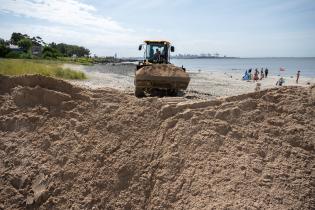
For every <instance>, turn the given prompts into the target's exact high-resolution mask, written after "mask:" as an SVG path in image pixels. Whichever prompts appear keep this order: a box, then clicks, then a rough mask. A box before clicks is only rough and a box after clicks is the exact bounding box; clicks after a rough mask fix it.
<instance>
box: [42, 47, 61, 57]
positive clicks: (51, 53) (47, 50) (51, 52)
mask: <svg viewBox="0 0 315 210" xmlns="http://www.w3.org/2000/svg"><path fill="white" fill-rule="evenodd" d="M58 56H60V53H59V52H58V50H56V49H54V48H52V47H50V46H45V47H44V49H43V54H42V57H43V58H57V57H58Z"/></svg>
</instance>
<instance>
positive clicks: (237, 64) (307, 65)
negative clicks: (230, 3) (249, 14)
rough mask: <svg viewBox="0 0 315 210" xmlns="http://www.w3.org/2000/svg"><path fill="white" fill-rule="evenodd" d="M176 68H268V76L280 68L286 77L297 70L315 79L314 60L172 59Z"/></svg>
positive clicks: (227, 69)
mask: <svg viewBox="0 0 315 210" xmlns="http://www.w3.org/2000/svg"><path fill="white" fill-rule="evenodd" d="M171 62H172V63H173V64H175V65H177V66H182V65H183V66H184V67H185V68H186V69H187V70H188V71H198V70H202V71H225V72H229V71H245V70H247V69H249V68H252V69H255V68H258V69H259V70H260V69H261V68H268V69H269V74H271V75H275V76H276V75H279V69H280V67H282V68H284V69H285V71H284V72H282V74H284V75H286V76H291V75H296V72H297V71H298V70H300V71H301V75H303V76H305V77H315V58H233V59H172V60H171Z"/></svg>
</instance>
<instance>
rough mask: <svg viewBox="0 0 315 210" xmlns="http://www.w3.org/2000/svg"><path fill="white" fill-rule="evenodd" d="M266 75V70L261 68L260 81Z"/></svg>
mask: <svg viewBox="0 0 315 210" xmlns="http://www.w3.org/2000/svg"><path fill="white" fill-rule="evenodd" d="M264 76H265V74H264V69H263V68H261V70H260V80H262V79H263V78H264Z"/></svg>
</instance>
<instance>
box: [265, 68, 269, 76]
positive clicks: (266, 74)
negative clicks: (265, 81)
mask: <svg viewBox="0 0 315 210" xmlns="http://www.w3.org/2000/svg"><path fill="white" fill-rule="evenodd" d="M268 71H269V70H268V69H267V68H266V69H265V78H267V76H268Z"/></svg>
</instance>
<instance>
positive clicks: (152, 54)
mask: <svg viewBox="0 0 315 210" xmlns="http://www.w3.org/2000/svg"><path fill="white" fill-rule="evenodd" d="M142 49H144V63H146V62H149V63H164V64H167V63H170V52H174V50H175V49H174V47H173V46H171V44H170V43H169V42H168V41H144V44H142V45H140V46H139V50H142Z"/></svg>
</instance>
